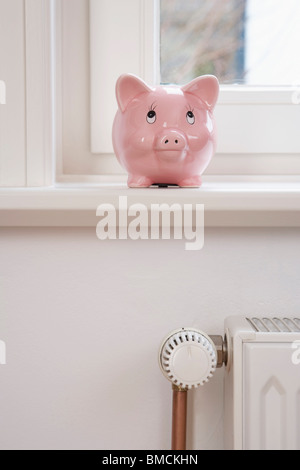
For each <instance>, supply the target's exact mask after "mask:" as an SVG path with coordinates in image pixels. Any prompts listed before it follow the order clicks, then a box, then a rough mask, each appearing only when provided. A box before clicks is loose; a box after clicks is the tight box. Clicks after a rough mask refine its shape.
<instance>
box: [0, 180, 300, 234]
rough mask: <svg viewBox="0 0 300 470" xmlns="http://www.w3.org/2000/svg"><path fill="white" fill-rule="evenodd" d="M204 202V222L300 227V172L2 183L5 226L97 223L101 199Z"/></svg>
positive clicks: (0, 219) (0, 216)
mask: <svg viewBox="0 0 300 470" xmlns="http://www.w3.org/2000/svg"><path fill="white" fill-rule="evenodd" d="M119 196H127V198H128V206H129V205H131V204H134V203H140V204H144V205H146V206H147V207H149V208H150V206H151V204H155V203H156V204H162V203H167V204H169V205H172V204H174V203H179V204H182V205H183V204H193V205H194V206H195V205H196V204H204V208H205V209H204V210H205V226H206V227H209V226H210V227H218V226H219V227H299V226H300V177H299V176H295V177H286V178H285V179H281V180H279V179H277V180H276V179H275V178H271V177H269V178H266V177H255V178H254V177H252V178H249V177H247V179H245V180H244V181H241V179H240V177H239V178H238V179H235V178H234V177H230V180H229V177H224V176H223V177H219V178H217V177H215V176H214V177H206V178H204V182H203V185H202V187H201V188H199V189H182V188H159V189H158V188H147V189H129V188H127V186H126V184H125V183H120V182H119V183H101V184H95V183H93V184H92V183H86V184H77V183H64V184H58V185H57V186H56V187H49V188H4V189H0V226H1V227H96V224H97V222H98V221H99V218H98V217H96V209H97V207H98V206H99V205H100V204H102V203H107V204H113V205H114V207H115V208H116V209H117V208H118V204H119Z"/></svg>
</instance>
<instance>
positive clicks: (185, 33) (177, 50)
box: [161, 0, 300, 85]
mask: <svg viewBox="0 0 300 470" xmlns="http://www.w3.org/2000/svg"><path fill="white" fill-rule="evenodd" d="M299 45H300V1H299V0H161V82H162V83H186V82H188V81H189V80H191V79H192V78H195V77H196V76H198V75H202V74H205V73H211V74H214V75H216V76H217V77H218V78H219V80H220V82H221V83H224V84H227V83H229V84H231V83H242V84H246V85H290V84H293V85H295V84H297V83H299V82H300V55H299V52H298V46H299Z"/></svg>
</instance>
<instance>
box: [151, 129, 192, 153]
mask: <svg viewBox="0 0 300 470" xmlns="http://www.w3.org/2000/svg"><path fill="white" fill-rule="evenodd" d="M186 147H187V139H186V137H185V135H184V134H183V133H182V132H180V131H179V130H177V129H164V130H163V132H160V133H159V134H158V135H157V136H156V140H155V148H156V150H184V149H185V148H186Z"/></svg>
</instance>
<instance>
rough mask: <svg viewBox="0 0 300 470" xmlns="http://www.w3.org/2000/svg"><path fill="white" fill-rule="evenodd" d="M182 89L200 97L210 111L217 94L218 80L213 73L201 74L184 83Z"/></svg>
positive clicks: (214, 103)
mask: <svg viewBox="0 0 300 470" xmlns="http://www.w3.org/2000/svg"><path fill="white" fill-rule="evenodd" d="M182 90H183V91H184V92H185V93H191V94H192V95H195V96H197V97H198V98H200V99H201V100H202V101H204V103H205V104H206V106H207V107H208V108H209V109H210V110H211V111H212V110H213V109H214V107H215V105H216V102H217V99H218V96H219V82H218V79H217V78H216V77H215V76H214V75H203V76H202V77H197V78H195V79H194V80H192V81H191V82H190V83H188V84H187V85H184V86H183V87H182Z"/></svg>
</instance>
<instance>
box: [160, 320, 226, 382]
mask: <svg viewBox="0 0 300 470" xmlns="http://www.w3.org/2000/svg"><path fill="white" fill-rule="evenodd" d="M159 364H160V368H161V370H162V372H163V374H164V375H165V376H166V377H167V379H168V380H170V381H171V382H172V383H173V384H175V385H176V386H177V387H180V388H192V387H194V388H197V387H198V386H199V385H203V384H204V383H205V382H207V381H208V380H209V379H210V377H212V375H213V373H214V371H215V370H216V367H217V352H216V347H215V344H214V342H213V340H212V339H211V338H210V337H209V336H208V335H206V334H205V333H203V332H202V331H199V330H196V329H194V328H181V329H180V330H176V331H174V332H172V333H170V335H168V337H167V338H166V339H165V340H164V341H163V343H162V345H161V348H160V351H159Z"/></svg>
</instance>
